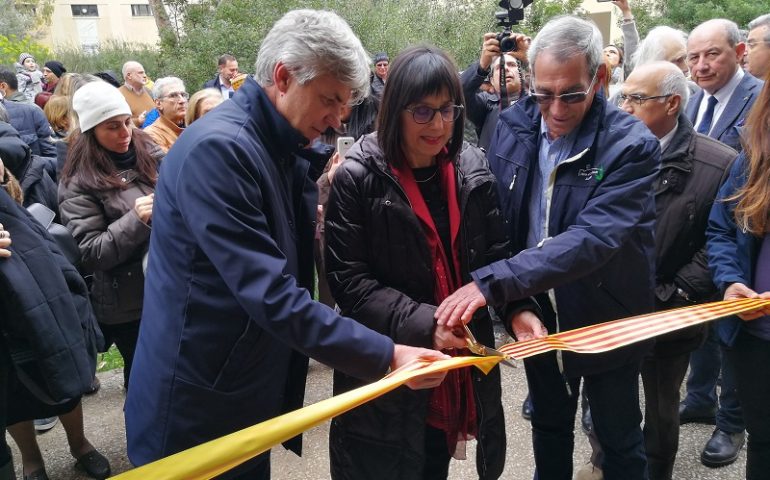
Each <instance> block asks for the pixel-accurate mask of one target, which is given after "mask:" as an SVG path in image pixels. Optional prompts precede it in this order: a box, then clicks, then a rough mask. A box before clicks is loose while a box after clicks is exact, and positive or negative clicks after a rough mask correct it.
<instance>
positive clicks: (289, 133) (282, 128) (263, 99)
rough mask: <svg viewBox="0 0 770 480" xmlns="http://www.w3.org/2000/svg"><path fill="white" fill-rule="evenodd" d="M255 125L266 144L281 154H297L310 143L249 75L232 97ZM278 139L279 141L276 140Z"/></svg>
mask: <svg viewBox="0 0 770 480" xmlns="http://www.w3.org/2000/svg"><path fill="white" fill-rule="evenodd" d="M232 100H233V101H235V102H237V103H238V104H239V105H241V107H242V108H243V109H244V110H245V111H246V113H247V114H248V115H249V116H250V117H251V119H252V121H253V122H254V123H255V124H256V125H257V127H258V130H259V132H260V135H261V136H262V137H263V141H264V143H265V144H266V145H270V148H271V149H272V150H274V151H275V152H276V153H278V154H279V155H281V156H289V155H294V154H297V153H298V152H299V151H300V150H301V149H303V148H305V147H306V146H307V145H309V144H310V141H309V140H308V139H307V138H305V137H304V136H303V135H302V134H301V133H300V132H299V131H298V130H297V129H295V128H294V127H292V126H291V124H290V123H289V121H288V120H286V118H285V117H284V116H283V115H281V114H280V113H279V112H278V110H276V108H275V105H273V102H271V101H270V99H269V98H268V97H267V93H266V92H265V91H264V89H262V87H261V86H259V85H258V84H257V82H256V81H255V80H254V78H253V77H251V76H249V77H247V78H246V81H245V82H243V85H241V88H239V89H238V91H237V92H235V95H233V98H232ZM276 139H280V141H276Z"/></svg>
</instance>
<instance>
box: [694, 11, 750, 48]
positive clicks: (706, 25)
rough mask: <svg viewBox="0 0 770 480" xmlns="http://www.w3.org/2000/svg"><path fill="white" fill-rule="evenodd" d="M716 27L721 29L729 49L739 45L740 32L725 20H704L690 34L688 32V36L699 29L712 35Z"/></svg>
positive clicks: (736, 26) (729, 21)
mask: <svg viewBox="0 0 770 480" xmlns="http://www.w3.org/2000/svg"><path fill="white" fill-rule="evenodd" d="M717 27H719V28H721V29H722V31H723V32H724V34H725V37H727V44H728V45H729V46H730V48H735V46H736V45H738V44H739V43H741V41H742V40H741V31H740V29H739V28H738V24H737V23H735V22H733V21H732V20H728V19H726V18H714V19H711V20H706V21H705V22H703V23H701V24H700V25H698V26H697V27H695V28H694V29H693V30H692V32H690V35H692V34H693V33H695V31H696V30H701V29H706V30H708V31H709V33H714V30H715V28H717Z"/></svg>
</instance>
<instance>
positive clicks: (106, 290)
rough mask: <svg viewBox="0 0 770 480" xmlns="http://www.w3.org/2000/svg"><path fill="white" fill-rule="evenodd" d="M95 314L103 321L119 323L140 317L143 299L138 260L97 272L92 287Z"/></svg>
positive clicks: (141, 276)
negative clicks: (100, 272)
mask: <svg viewBox="0 0 770 480" xmlns="http://www.w3.org/2000/svg"><path fill="white" fill-rule="evenodd" d="M91 298H92V303H93V306H94V313H96V317H97V318H98V319H99V321H100V322H102V323H121V322H122V321H124V318H123V315H124V314H128V315H130V317H128V316H127V317H126V318H125V320H129V319H131V318H133V319H136V318H139V316H140V315H141V311H142V302H143V300H144V273H143V272H142V264H141V262H132V263H129V264H126V265H121V266H118V267H115V268H113V269H112V270H110V271H108V272H102V274H101V275H99V274H97V275H96V276H95V278H94V283H93V286H92V288H91Z"/></svg>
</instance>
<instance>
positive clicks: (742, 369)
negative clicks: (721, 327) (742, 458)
mask: <svg viewBox="0 0 770 480" xmlns="http://www.w3.org/2000/svg"><path fill="white" fill-rule="evenodd" d="M725 357H726V358H727V359H728V360H729V361H728V363H727V365H728V368H730V369H731V370H732V373H733V374H734V375H735V380H736V383H737V385H738V398H739V400H740V402H741V407H742V408H743V418H744V419H745V420H746V430H748V432H749V440H748V447H747V457H746V480H760V479H762V480H764V479H767V478H768V475H770V415H768V414H767V406H768V402H770V374H768V372H767V369H768V367H769V366H770V341H767V340H762V339H761V338H759V337H755V336H754V335H751V334H750V333H747V332H746V331H745V330H743V329H742V331H741V332H740V333H739V334H738V338H737V339H736V340H735V344H734V345H733V346H732V347H730V348H726V349H725Z"/></svg>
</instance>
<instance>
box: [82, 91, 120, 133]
mask: <svg viewBox="0 0 770 480" xmlns="http://www.w3.org/2000/svg"><path fill="white" fill-rule="evenodd" d="M72 108H73V109H75V113H77V114H78V119H79V120H80V131H81V132H87V131H88V130H91V129H92V128H94V127H95V126H97V125H99V124H100V123H102V122H103V121H105V120H107V119H110V118H112V117H115V116H117V115H131V108H129V106H128V103H126V99H125V98H124V97H123V94H121V93H120V92H119V91H118V89H117V88H115V87H113V86H112V85H110V84H109V83H107V82H103V81H101V80H99V81H98V82H89V83H86V84H85V85H83V86H82V87H80V88H79V89H78V90H77V91H76V92H75V95H73V97H72Z"/></svg>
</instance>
